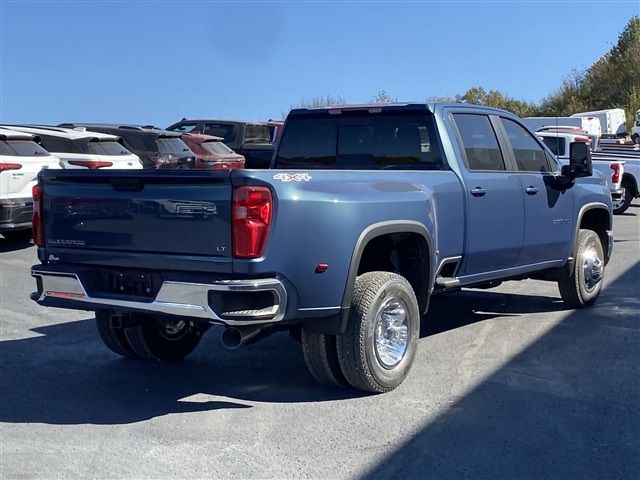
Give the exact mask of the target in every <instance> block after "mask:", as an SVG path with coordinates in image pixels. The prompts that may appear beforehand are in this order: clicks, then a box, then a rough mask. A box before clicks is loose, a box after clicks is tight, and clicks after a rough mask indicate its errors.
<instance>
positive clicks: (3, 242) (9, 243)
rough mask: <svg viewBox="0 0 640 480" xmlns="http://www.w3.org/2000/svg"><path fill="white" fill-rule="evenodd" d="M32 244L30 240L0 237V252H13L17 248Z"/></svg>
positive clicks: (27, 246) (22, 248) (28, 246)
mask: <svg viewBox="0 0 640 480" xmlns="http://www.w3.org/2000/svg"><path fill="white" fill-rule="evenodd" d="M32 246H33V243H31V241H29V242H25V241H15V240H7V239H6V238H3V237H0V253H6V252H15V251H17V250H24V249H25V248H30V247H32Z"/></svg>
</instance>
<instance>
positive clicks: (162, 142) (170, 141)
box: [156, 137, 193, 157]
mask: <svg viewBox="0 0 640 480" xmlns="http://www.w3.org/2000/svg"><path fill="white" fill-rule="evenodd" d="M156 143H157V144H158V151H159V152H160V153H164V154H172V155H176V156H180V157H187V156H191V155H193V152H192V151H191V150H189V147H187V144H186V143H184V142H183V141H182V140H181V139H179V138H178V137H173V138H171V137H169V138H162V137H161V138H158V139H157V140H156Z"/></svg>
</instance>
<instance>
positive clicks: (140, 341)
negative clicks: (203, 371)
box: [125, 315, 203, 362]
mask: <svg viewBox="0 0 640 480" xmlns="http://www.w3.org/2000/svg"><path fill="white" fill-rule="evenodd" d="M202 333H203V332H202V329H200V328H199V326H198V325H197V324H196V323H195V322H191V321H189V320H183V319H178V320H175V321H168V320H162V319H156V318H153V317H147V316H142V315H140V316H136V319H135V321H134V323H133V324H132V325H131V326H130V327H128V328H126V329H125V335H126V337H127V341H128V342H129V345H130V346H131V348H132V350H133V351H134V352H135V354H136V355H138V356H139V357H141V358H152V359H154V360H158V361H161V362H178V361H180V360H182V359H183V358H185V357H186V356H187V355H189V354H190V353H191V352H193V350H194V349H195V348H196V347H197V346H198V343H200V339H201V338H202Z"/></svg>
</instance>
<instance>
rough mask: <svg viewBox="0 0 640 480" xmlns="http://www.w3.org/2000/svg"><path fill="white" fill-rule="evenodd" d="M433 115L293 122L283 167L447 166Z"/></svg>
mask: <svg viewBox="0 0 640 480" xmlns="http://www.w3.org/2000/svg"><path fill="white" fill-rule="evenodd" d="M442 163H443V162H442V155H441V153H440V145H439V141H438V138H437V136H436V134H435V128H434V125H433V119H432V116H431V114H428V113H426V112H425V113H423V114H413V113H411V114H406V113H401V114H398V113H393V114H387V113H386V112H382V113H380V114H368V113H360V112H357V114H356V115H353V114H349V115H345V116H341V117H338V116H334V115H332V116H329V115H315V116H309V117H293V118H290V119H289V120H288V123H287V126H286V128H285V130H284V134H283V137H282V140H281V141H280V148H279V149H278V155H277V158H276V166H277V167H278V168H296V167H299V168H342V169H349V168H350V169H354V168H360V169H362V168H368V169H380V168H403V169H440V168H442Z"/></svg>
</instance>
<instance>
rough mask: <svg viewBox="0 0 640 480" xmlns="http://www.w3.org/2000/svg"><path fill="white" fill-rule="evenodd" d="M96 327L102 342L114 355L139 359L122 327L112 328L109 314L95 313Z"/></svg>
mask: <svg viewBox="0 0 640 480" xmlns="http://www.w3.org/2000/svg"><path fill="white" fill-rule="evenodd" d="M96 326H97V327H98V334H99V335H100V338H101V339H102V342H103V343H104V344H105V345H106V346H107V348H109V350H111V351H112V352H114V353H117V354H118V355H121V356H123V357H127V358H140V357H139V356H138V355H136V353H135V352H134V351H133V349H132V348H131V345H130V344H129V341H128V340H127V337H126V335H125V332H124V328H122V327H113V326H112V324H111V315H110V313H109V312H104V311H98V312H96Z"/></svg>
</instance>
